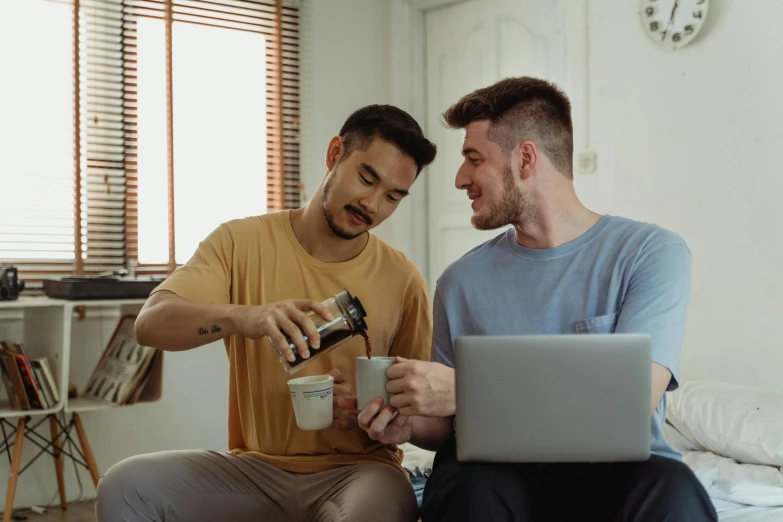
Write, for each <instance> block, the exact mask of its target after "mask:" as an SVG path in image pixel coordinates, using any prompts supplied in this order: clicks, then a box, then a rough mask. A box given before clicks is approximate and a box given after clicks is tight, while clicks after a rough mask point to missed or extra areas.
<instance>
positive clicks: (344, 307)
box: [267, 290, 367, 374]
mask: <svg viewBox="0 0 783 522" xmlns="http://www.w3.org/2000/svg"><path fill="white" fill-rule="evenodd" d="M321 304H323V305H324V306H325V307H326V309H327V311H328V312H329V313H330V314H332V320H331V321H326V320H325V319H324V318H323V317H321V316H320V315H319V314H317V313H315V312H309V313H308V314H307V316H308V317H309V318H310V320H311V321H313V323H314V324H315V327H316V329H317V330H318V334H319V335H320V337H321V347H320V348H318V349H315V348H313V347H312V346H311V345H310V342H309V339H308V338H307V335H305V334H304V332H302V336H303V337H304V340H305V342H306V343H307V346H308V349H309V350H310V357H308V358H307V359H304V358H302V356H301V355H299V352H297V350H296V345H295V344H294V343H293V341H291V338H290V337H289V336H287V335H285V334H284V335H285V339H286V341H287V342H288V347H289V348H290V349H291V352H293V354H294V356H295V357H296V359H295V360H294V362H291V361H289V360H288V359H286V358H285V357H283V355H282V353H281V352H280V350H279V349H278V347H277V346H276V345H275V342H274V341H273V340H272V338H271V337H267V338H268V339H269V342H270V343H271V344H272V346H273V347H274V349H275V351H276V352H277V358H278V359H279V360H280V363H281V364H282V365H283V368H285V371H286V372H288V373H289V374H294V373H296V372H298V371H299V370H301V369H302V368H304V367H306V366H307V365H308V364H310V363H311V362H313V361H314V360H316V359H318V358H319V357H322V356H323V355H325V354H327V353H329V352H330V351H332V350H334V349H335V348H337V347H338V346H340V345H341V344H343V343H344V342H345V341H347V340H348V339H351V338H352V337H355V336H357V335H362V336H364V337H366V335H367V323H365V321H364V318H365V317H367V312H365V310H364V307H363V306H362V303H361V301H359V298H358V297H353V296H352V295H351V294H350V293H349V292H348V290H343V291H341V292H340V293H338V294H337V295H335V296H333V297H330V298H329V299H327V300H326V301H323V302H322V303H321Z"/></svg>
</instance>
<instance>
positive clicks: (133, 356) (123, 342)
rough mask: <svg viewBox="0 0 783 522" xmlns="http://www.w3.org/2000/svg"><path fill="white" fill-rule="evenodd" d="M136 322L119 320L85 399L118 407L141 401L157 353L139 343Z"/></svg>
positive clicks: (93, 374)
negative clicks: (136, 399) (142, 390)
mask: <svg viewBox="0 0 783 522" xmlns="http://www.w3.org/2000/svg"><path fill="white" fill-rule="evenodd" d="M135 320H136V317H135V316H132V315H127V316H124V317H123V318H121V319H120V322H119V324H118V325H117V328H116V329H115V330H114V333H113V334H112V337H111V339H110V340H109V344H108V346H106V349H105V350H104V352H103V355H102V356H101V359H100V361H99V362H98V364H97V366H96V367H95V370H94V371H93V373H92V375H91V376H90V379H89V380H88V381H87V387H86V389H85V392H84V396H85V397H88V398H91V399H96V400H99V401H103V402H109V403H111V404H115V405H118V406H119V405H124V404H129V403H130V402H131V401H133V400H134V399H135V398H137V397H138V394H139V393H140V391H141V389H142V388H143V385H144V384H146V379H145V377H146V376H147V374H148V370H149V368H150V365H151V364H152V362H153V359H154V358H155V355H156V353H157V350H156V349H155V348H151V347H148V346H142V345H140V344H139V343H137V342H136V334H135V332H134V322H135Z"/></svg>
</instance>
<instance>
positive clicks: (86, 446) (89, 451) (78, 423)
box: [73, 413, 101, 488]
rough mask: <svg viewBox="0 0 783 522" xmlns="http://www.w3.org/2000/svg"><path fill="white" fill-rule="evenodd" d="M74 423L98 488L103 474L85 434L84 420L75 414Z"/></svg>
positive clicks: (91, 474)
mask: <svg viewBox="0 0 783 522" xmlns="http://www.w3.org/2000/svg"><path fill="white" fill-rule="evenodd" d="M73 423H74V425H75V426H76V434H77V435H78V436H79V443H80V444H81V445H82V451H83V452H84V458H85V459H86V460H87V467H88V468H89V469H90V476H92V483H93V484H94V485H95V487H96V488H97V487H98V481H99V480H100V479H101V474H100V473H99V472H98V465H97V464H96V463H95V457H94V456H93V454H92V448H91V447H90V441H89V440H87V434H86V433H85V432H84V426H82V420H81V419H80V418H79V414H78V413H74V414H73Z"/></svg>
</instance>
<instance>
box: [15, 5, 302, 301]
mask: <svg viewBox="0 0 783 522" xmlns="http://www.w3.org/2000/svg"><path fill="white" fill-rule="evenodd" d="M145 17H146V18H160V19H163V20H166V19H167V18H168V23H169V24H180V23H183V24H200V25H205V26H210V27H217V28H223V29H229V30H236V31H248V32H253V33H259V34H262V35H264V38H265V41H266V42H267V52H266V57H265V62H266V84H267V85H266V87H267V88H266V90H265V92H266V112H267V114H266V126H267V135H266V143H265V146H266V158H267V172H266V173H265V175H266V183H267V193H266V196H267V209H268V210H269V211H274V210H279V209H283V208H296V207H298V206H300V204H301V195H300V194H301V184H300V170H299V10H298V7H296V6H295V5H293V2H287V3H286V5H283V2H282V0H277V1H275V0H10V1H6V2H2V3H0V46H2V47H3V48H6V49H20V50H23V51H20V52H18V53H3V59H2V61H0V66H1V67H2V69H3V70H5V71H6V72H8V73H9V75H10V76H9V77H19V78H25V79H26V82H3V84H2V85H0V89H2V90H0V95H2V96H0V114H2V115H3V117H2V118H0V120H2V121H0V138H2V139H0V175H1V176H2V181H3V183H4V186H5V187H7V188H8V192H9V193H11V192H12V191H13V190H17V191H18V192H19V193H20V195H23V196H24V197H18V198H11V200H12V201H11V203H6V204H5V205H4V206H2V207H0V263H10V264H14V265H16V266H18V267H19V269H20V276H21V277H22V278H23V279H25V280H26V281H27V284H28V288H30V289H32V290H33V291H35V289H39V288H40V285H41V281H42V280H43V279H44V278H46V277H60V276H63V275H68V274H71V273H87V274H94V273H99V272H103V271H109V270H114V269H117V268H120V267H123V266H125V264H126V261H127V260H137V259H138V218H139V206H138V176H139V172H138V124H137V123H138V78H137V71H138V62H137V60H138V55H137V53H136V45H137V34H136V29H137V25H136V22H137V21H138V20H139V19H140V18H145ZM170 37H171V34H170V32H169V34H168V39H169V40H168V49H167V50H164V49H161V53H163V52H167V53H168V67H169V72H170V66H171V65H170V64H171V55H170V51H171V43H170ZM26 41H30V45H27V44H25V42H26ZM33 44H34V45H33ZM33 62H34V63H37V64H39V65H41V66H40V67H34V68H31V67H30V66H29V64H30V63H33ZM168 80H169V82H168V83H169V85H168V86H167V95H168V97H169V100H168V101H169V114H168V119H169V129H168V132H169V142H171V137H170V135H171V133H172V128H173V127H174V126H175V125H174V124H175V122H172V121H171V119H172V118H171V114H170V107H171V103H172V100H171V95H172V94H171V93H172V91H171V85H170V81H171V80H170V77H169V79H168ZM25 100H29V102H25ZM12 109H13V110H12ZM43 121H45V122H46V123H47V124H46V125H43V126H42V125H40V122H43ZM169 147H170V143H169ZM33 149H35V150H33ZM42 150H45V151H46V152H45V153H42V152H41V151H42ZM172 169H173V165H169V170H170V171H171V170H172ZM169 182H171V180H169ZM169 184H170V183H169ZM172 188H173V187H171V186H169V191H168V192H169V194H168V205H169V209H168V210H169V214H170V215H171V216H173V208H172V207H173V204H174V196H173V193H174V191H173V190H172ZM170 221H171V220H170ZM162 226H164V225H163V224H162ZM169 236H170V237H169V242H170V244H173V241H174V238H173V237H171V236H173V230H170V231H169ZM169 250H170V255H169V262H168V263H167V264H161V265H159V266H147V267H143V269H142V270H141V272H142V273H144V272H145V271H146V272H148V273H164V272H167V271H170V270H171V269H172V268H173V264H172V259H173V255H171V252H172V251H173V248H170V249H169Z"/></svg>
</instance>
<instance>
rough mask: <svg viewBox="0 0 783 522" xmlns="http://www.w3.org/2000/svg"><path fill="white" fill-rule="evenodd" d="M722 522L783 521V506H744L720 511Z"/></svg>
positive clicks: (719, 516) (719, 515)
mask: <svg viewBox="0 0 783 522" xmlns="http://www.w3.org/2000/svg"><path fill="white" fill-rule="evenodd" d="M718 520H720V522H783V507H779V508H768V507H758V506H744V507H740V508H735V509H732V510H729V511H721V512H719V513H718Z"/></svg>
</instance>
